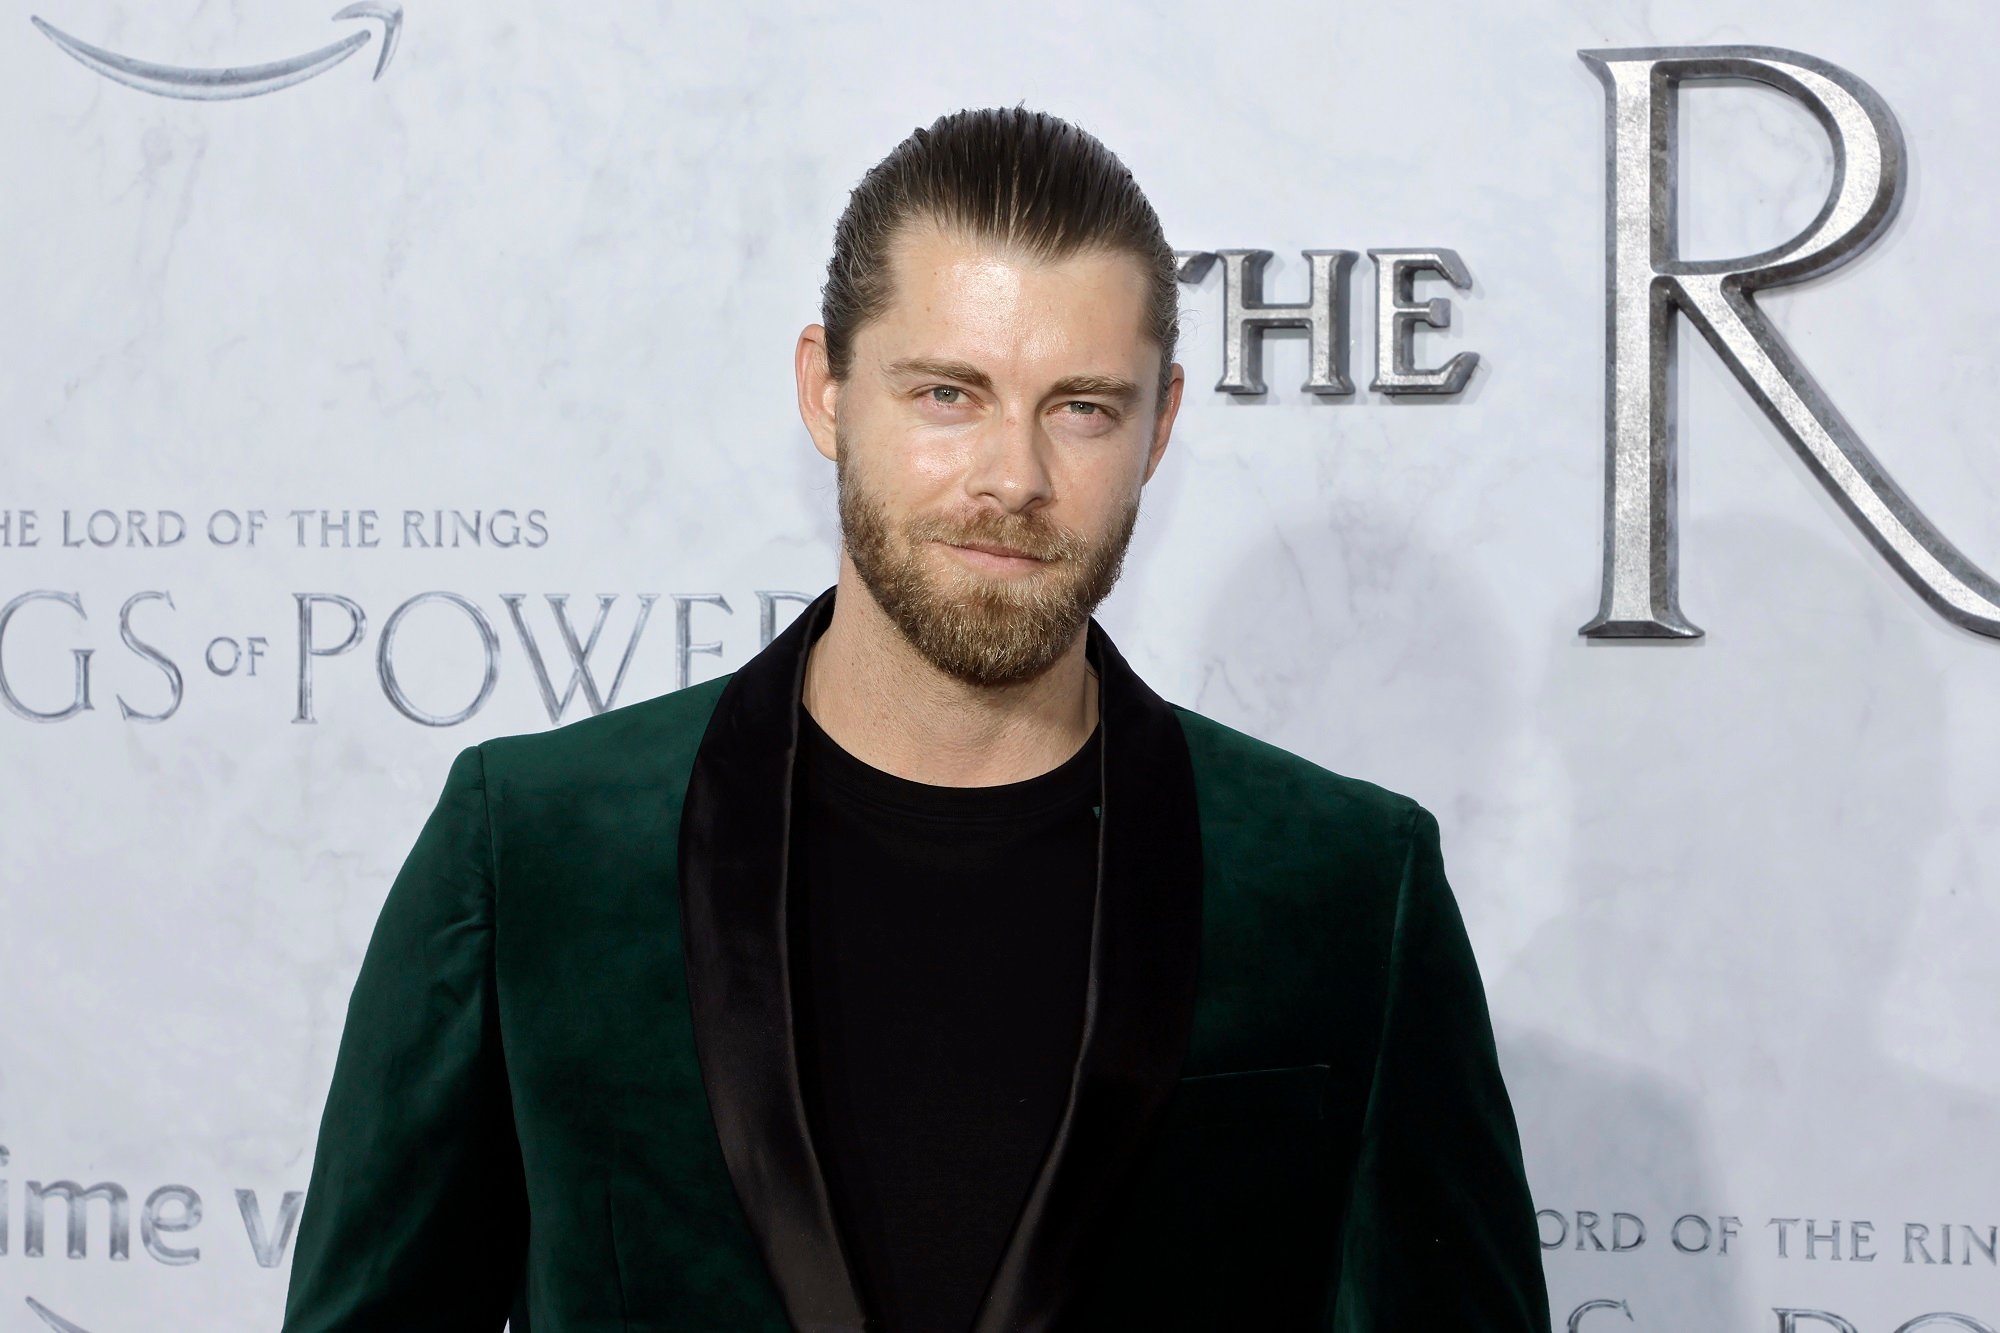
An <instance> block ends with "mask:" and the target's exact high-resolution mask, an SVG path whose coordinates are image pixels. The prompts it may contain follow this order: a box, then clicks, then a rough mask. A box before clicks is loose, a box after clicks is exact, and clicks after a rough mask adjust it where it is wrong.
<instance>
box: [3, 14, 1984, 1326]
mask: <svg viewBox="0 0 2000 1333" xmlns="http://www.w3.org/2000/svg"><path fill="white" fill-rule="evenodd" d="M35 5H36V7H35V8H33V9H32V11H31V9H30V8H29V7H27V6H24V5H19V4H16V5H10V6H9V7H8V8H7V11H6V13H5V14H4V16H0V109H4V117H0V122H4V128H0V144H4V154H5V158H4V160H5V163H6V167H7V171H6V176H7V179H8V181H9V183H10V189H9V190H8V195H7V205H6V207H5V209H4V211H0V293H3V294H4V317H3V318H0V349H4V355H0V424H4V429H5V431H6V443H5V448H4V452H0V460H4V461H0V1333H14V1331H17V1330H18V1331H20V1333H34V1331H35V1330H41V1329H47V1328H53V1329H57V1330H66V1331H74V1330H85V1331H87V1333H139V1331H140V1330H151V1329H159V1328H183V1329H202V1330H214V1331H216V1333H233V1331H235V1330H258V1329H262V1330H270V1329H274V1328H275V1327H276V1326H277V1324H278V1321H279V1317H280V1314H281V1311H282V1306H283V1300H284V1289H285V1282H286V1276H287V1272H288V1268H289V1264H290V1262H291V1245H292V1241H293V1238H294V1236H295V1234H296V1227H297V1223H298V1219H299V1213H300V1206H301V1202H302V1191H303V1189H304V1187H305V1184H306V1180H307V1177H308V1173H309V1170H310V1167H311V1154H312V1148H313V1142H314V1136H315V1133H316V1129H317V1125H318V1118H319V1112H320V1107H321V1103H322V1099H323V1098H324V1096H325V1092H326V1087H327V1082H328V1079H329V1077H330V1074H331V1070H332V1063H333V1057H334V1052H335V1047H336V1043H337V1041H338V1039H339V1036H340V1029H341V1021H342V1018H343V1013H344V1006H345V1004H346V1000H347V995H348V992H349V989H350V987H351V986H352V984H353V981H354V976H355V972H356V969H357V968H358V966H359V963H360V958H361V953H362V949H363V947H364V945H365V944H366V942H367V939H368V935H369V931H370V928H371V927H372V925H373V923H374V920H375V915H376V912H377V910H378V909H379V907H380V905H381V903H382V899H383V896H384V894H385V893H386V891H387V889H388V885H389V883H390V880H391V878H392V877H393V875H394V873H395V871H396V869H397V867H398V865H399V864H400V863H401V860H402V858H403V856H404V854H405V853H406V852H407V851H408V849H409V847H410V844H411V842H412V840H413V839H414V837H415V835H416V832H417V829H418V827H419V826H420V825H421V823H422V822H423V820H424V818H425V816H426V815H427V813H428V812H429V810H430V807H431V805H432V803H433V802H434V801H435V799H436V797H437V793H438V791H439V788H440V786H441V784H442V781H443V778H444V774H445V769H446V767H447V765H448V762H449V760H450V758H451V757H452V755H453V754H455V753H456V751H457V750H458V749H459V748H460V747H462V746H465V745H468V744H471V743H473V742H475V741H478V740H482V739H484V738H487V737H491V736H497V735H503V734H509V733H517V732H523V731H534V730H539V729H543V728H548V727H553V726H558V725H561V724H563V723H565V722H569V721H574V720H576V719H578V718H581V717H586V716H589V715H591V714H593V713H596V712H599V711H602V710H604V709H608V708H613V707H617V706H620V705H622V704H629V703H633V702H635V701H638V700H641V699H644V698H647V697H650V696H652V695H656V694H659V693H661V692H664V691H668V690H672V689H675V688H677V687H680V686H683V685H686V684H688V683H690V682H695V681H700V680H705V679H708V678H710V677H712V676H714V675H716V674H717V673H720V672H724V671H728V670H732V669H734V668H735V667H736V666H738V665H740V664H741V663H742V662H743V661H744V660H745V659H746V658H747V657H748V656H749V655H750V654H751V653H753V652H755V651H756V650H757V648H758V647H760V646H761V645H762V644H763V643H765V642H767V641H768V640H769V638H770V637H771V636H772V634H773V633H775V632H776V631H777V630H778V629H780V628H782V627H783V626H784V625H785V624H786V623H787V622H788V621H789V619H790V618H791V617H792V616H793V615H795V614H796V613H797V611H798V608H799V606H800V605H801V604H802V603H803V602H804V600H805V599H807V598H808V597H810V596H811V595H813V594H815V593H817V592H818V591H819V590H821V589H822V588H824V587H825V586H826V585H827V584H828V583H830V582H831V581H832V579H833V575H834V569H835V556H836V529H835V520H834V503H833V501H834V485H833V475H832V470H831V467H830V466H829V465H828V464H827V463H826V462H825V461H824V460H823V459H821V458H820V457H819V455H818V454H816V453H815V452H814V451H813V450H812V448H811V447H810V445H809V443H808V440H807V437H806V435H805V433H804V430H803V428H802V427H801V425H800V423H799V420H798V416H797V411H796V408H795V405H794V396H793V384H792V370H791V356H792V347H793V340H794V338H795V337H796V335H797V333H798V330H799V329H800V328H801V327H802V326H803V325H805V324H806V323H809V322H811V321H812V320H814V319H815V318H816V317H817V302H818V289H819V284H820V282H821V281H822V279H823V277H824V266H825V262H826V256H827V252H828V248H829V245H830V239H831V233H832V227H833V223H834V220H835V218H836V216H837V215H838V213H839V211H840V209H841V207H842V205H843V204H844V202H845V199H846V193H847V191H848V189H849V188H850V187H851V186H852V185H853V184H854V182H855V181H856V180H857V179H858V178H859V176H860V175H861V173H862V172H863V171H865V170H866V169H867V168H868V167H869V166H870V165H871V164H872V163H873V162H875V161H876V160H877V159H878V158H879V157H881V156H882V155H883V154H884V153H886V152H887V151H888V150H889V149H890V147H892V146H893V145H894V144H895V143H896V142H897V141H898V140H899V139H901V138H902V137H903V136H904V135H905V134H907V133H908V132H909V131H910V130H911V129H912V128H914V127H916V126H917V125H919V124H927V123H929V122H930V121H931V120H932V119H933V118H935V117H936V116H937V115H939V114H942V113H943V112H946V111H950V110H954V109H957V108H959V107H963V106H976V105H995V104H1006V105H1012V104H1015V103H1018V102H1025V103H1027V104H1028V105H1030V106H1033V107H1037V108H1041V109H1046V110H1049V111H1052V112H1055V113H1057V114H1059V115H1063V116H1065V117H1068V118H1070V119H1072V120H1074V121H1076V122H1077V123H1079V124H1081V125H1082V126H1084V127H1085V128H1087V129H1089V130H1091V131H1092V132H1094V133H1095V134H1097V135H1098V136H1099V137H1101V138H1102V139H1104V140H1105V142H1106V143H1108V144H1109V145H1110V146H1111V147H1112V148H1113V149H1114V150H1115V151H1117V152H1118V153H1119V154H1120V155H1121V156H1122V157H1123V158H1124V160H1125V161H1126V162H1127V164H1128V165H1130V166H1131V168H1132V169H1133V171H1134V172H1135V174H1136V175H1137V176H1138V178H1139V180H1140V182H1141V183H1142V185H1144V187H1145V188H1146V189H1147V191H1148V192H1149V194H1150V196H1151V197H1152V199H1153V201H1154V203H1155V205H1156V206H1157V207H1158V209H1159V211H1160V214H1161V216H1162V218H1163V219H1164V220H1165V222H1166V224H1167V229H1168V232H1169V235H1170V238H1171V239H1172V240H1173V242H1174V244H1175V245H1176V247H1178V248H1179V249H1180V250H1181V252H1182V255H1181V258H1182V269H1181V276H1182V280H1183V281H1182V297H1183V301H1184V307H1185V312H1186V313H1185V318H1184V324H1185V333H1184V338H1183V343H1182V346H1181V349H1180V356H1179V359H1180V360H1181V361H1182V362H1183V364H1184V365H1185V366H1186V367H1187V375H1188V391H1187V398H1186V402H1185V405H1184V407H1183V410H1182V413H1181V417H1180V422H1179V425H1178V427H1177V429H1176V432H1175V435H1174V439H1173V443H1172V446H1171V449H1170V451H1169V453H1168V455H1167V458H1166V461H1165V463H1164V465H1163V466H1162V468H1161V470H1160V472H1159V473H1158V474H1157V475H1156V477H1155V478H1154V480H1153V481H1152V483H1151V484H1150V486H1149V487H1148V489H1147V494H1146V498H1145V504H1144V509H1143V512H1142V516H1141V519H1140V525H1139V529H1138V535H1137V537H1136V540H1135V543H1134V547H1133V552H1132V555H1131V558H1130V559H1129V561H1128V563H1127V567H1126V568H1127V572H1126V575H1125V577H1124V580H1123V582H1122V584H1121V585H1120V587H1119V588H1118V590H1117V591H1116V592H1115V593H1114V594H1113V596H1112V597H1111V599H1110V600H1109V601H1108V602H1107V603H1106V605H1105V606H1104V608H1103V610H1102V612H1101V614H1100V618H1101V619H1102V620H1103V622H1104V623H1105V625H1106V627H1107V628H1108V629H1109V630H1110V632H1111V633H1112V635H1113V637H1114V638H1115V639H1116V640H1117V642H1118V643H1119V644H1120V645H1121V647H1122V648H1123V650H1124V651H1125V653H1126V654H1127V656H1128V657H1130V658H1131V660H1132V661H1133V662H1134V664H1135V665H1136V666H1137V667H1138V669H1139V670H1140V671H1141V673H1142V674H1143V675H1145V676H1146V678H1147V679H1148V680H1149V681H1151V682H1152V683H1153V685H1154V686H1155V687H1156V688H1157V689H1159V690H1160V692H1161V693H1163V694H1164V695H1166V696H1167V697H1169V698H1171V699H1173V700H1175V701H1177V702H1180V703H1184V704H1187V705H1189V706H1191V707H1193V708H1196V709H1198V710H1201V711H1203V712H1206V713H1208V714H1210V715H1211V716H1214V717H1216V718H1218V719H1220V720H1222V721H1224V722H1227V723H1229V724H1231V725H1234V726H1236V727H1240V728H1242V729H1244V730H1247V731H1249V732H1251V733H1253V734H1255V735H1258V736H1261V737H1263V738H1266V739H1268V740H1270V741H1273V742H1275V743H1277V744H1279V745H1282V746H1285V747H1287V748H1289V749H1292V750H1295V751H1297V752H1299V753H1301V754H1304V755H1306V756H1308V757H1310V758H1311V759H1313V760H1315V761H1317V762H1319V763H1321V764H1323V765H1325V766H1327V767H1329V768H1332V769H1335V770H1337V771H1340V772H1343V773H1348V774H1353V775H1356V776H1359V777H1364V778H1367V779H1370V780H1373V781H1375V782H1379V783H1382V784H1384V785H1386V786H1389V787H1392V788H1395V789H1397V790H1400V791H1403V792H1406V793H1408V794H1410V795H1412V796H1414V797H1416V798H1417V799H1419V800H1421V801H1422V802H1424V803H1425V804H1426V805H1427V806H1429V807H1430V808H1431V809H1432V810H1433V811H1435V812H1436V813H1437V815H1438V818H1439V820H1440V822H1441V824H1442V826H1443V830H1444V839H1445V843H1444V845H1445V855H1446V863H1447V866H1448V868H1449V870H1450V872H1451V875H1452V880H1453V884H1454V886H1455V889H1456V892H1457V894H1458V897H1459V901H1460V903H1461V906H1462V908H1463V911H1464V914H1465V917H1466V920H1467V925H1468V929H1469V931H1470V933H1471V936H1472V939H1473V941H1474V944H1475V947H1476V949H1477V952H1478V956H1479V960H1480V963H1481V967H1482V970H1483V973H1484V976H1485V978H1486V983H1487V988H1488V993H1489V997H1490V1001H1491V1007H1492V1012H1493V1017H1494V1023H1495V1028H1496V1033H1497V1037H1498V1041H1499V1046H1500V1052H1501V1057H1502V1060H1503V1064H1504V1069H1505V1072H1506V1075H1507V1078H1508V1082H1509V1086H1510V1088H1511V1090H1512V1092H1513V1096H1514V1101H1515V1106H1516V1109H1517V1112H1518V1115H1519V1118H1520V1124H1521V1131H1522V1136H1523V1143H1524V1147H1525V1150H1526V1154H1527V1161H1528V1167H1529V1175H1530V1179H1531V1182H1532V1184H1533V1187H1534V1193H1535V1198H1536V1204H1537V1207H1538V1208H1539V1210H1540V1215H1539V1224H1540V1227H1541V1236H1542V1243H1543V1246H1544V1262H1545V1266H1546V1272H1547V1275H1548V1281H1549V1287H1550V1292H1551V1296H1552V1298H1553V1299H1552V1304H1553V1307H1554V1318H1555V1325H1556V1327H1557V1328H1558V1329H1581V1330H1585V1331H1586V1333H1613V1331H1614V1330H1617V1329H1621V1328H1623V1329H1636V1330H1641V1331H1643V1333H1755V1331H1759V1330H1764V1331H1769V1333H1898V1331H1899V1330H1913V1329H1919V1328H1931V1329H1960V1330H1974V1331H1975V1333H1980V1331H1983V1333H1992V1331H1993V1330H1995V1329H2000V1257H1996V1249H1997V1248H2000V984H1996V978H2000V898H1997V897H1996V888H1995V886H1996V884H2000V751H1996V748H1995V737H1996V736H2000V639H1996V637H1995V636H1996V635H2000V588H1996V585H1995V584H1994V581H1993V580H1992V579H1991V578H1989V577H1988V572H1987V571H1989V570H1994V569H2000V521H1996V514H2000V443H1996V437H1995V429H1994V422H1995V420H1996V417H2000V401H1997V400H1996V392H2000V390H1996V380H2000V376H1996V374H1995V367H1996V362H1995V357H1994V354H1993V351H1992V342H1991V336H1992V335H1991V330H1992V323H1991V312H1992V309H1993V304H1994V294H1995V291H1996V281H1997V280H1996V278H1995V277H1994V275H1993V272H1992V269H1991V265H1990V263H1988V262H1987V258H1986V256H1985V254H1984V245H1985V243H1986V241H1987V240H1989V239H1990V238H1991V237H1992V236H1993V235H1994V234H1995V231H1996V226H2000V168H1996V165H1995V159H1994V156H1993V151H1992V132H1991V129H1990V125H1991V119H1992V116H1993V115H1994V114H1995V112H1996V102H1995V93H1994V89H1995V87H1996V85H2000V47H1996V46H1995V44H1994V43H1993V42H1992V40H1991V36H1992V33H1991V28H1990V23H1991V15H1990V13H1988V12H1987V10H1986V8H1985V7H1984V6H1982V5H1978V4H1973V3H1944V2H1943V0H1915V2H1914V3H1909V4H1902V5H1895V6H1882V5H1877V4H1872V3H1864V2H1863V0H1838V2H1835V0H1812V2H1811V3H1807V2H1806V0H1796V2H1795V0H1727V2H1726V3H1725V2H1722V0H1701V2H1698V3H1686V4H1677V5H1673V6H1651V5H1638V4H1619V3H1612V2H1610V0H1601V2H1599V3H1573V4H1561V5H1527V6H1522V5H1516V6H1494V5H1482V4H1475V3H1470V2H1469V0H1467V2H1466V3H1439V4H1432V5H1429V6H1424V7H1422V8H1420V9H1412V8H1410V7H1408V6H1402V5H1390V4H1351V5H1339V6H1330V5H1320V4H1297V5H1286V6H1270V7H1260V6H1250V7H1247V8H1246V7H1232V8H1229V9H1227V10H1224V9H1218V8H1216V7H1215V6H1213V5H1209V4H1199V3H1181V2H1180V0H1174V2H1172V3H1165V4H1152V5H1143V6H1142V5H1136V4H1111V5H1101V6H1089V7H1084V8H1082V9H1078V8H1076V7H1074V6H1068V5H1055V4H1040V3H1029V4H1022V3H1013V4H1008V5H1005V6H971V7H967V6H957V7H945V8H942V9H941V8H938V7H936V6H931V5H918V4H901V3H896V4H886V5H877V6H863V7H854V6H835V5H811V6H806V5H784V6H779V5H750V6H694V5H685V6H675V5H660V4H654V3H643V4H642V3H625V2H623V0H621V2H620V3H607V4H596V5H588V6H559V5H552V4H538V5H530V4H526V3H522V0H494V2H493V3H486V4H479V5H466V4H457V5H452V4H444V3H436V2H435V0H405V3H403V4H400V5H398V4H392V3H382V4H376V3H361V4H354V5H349V6H347V7H346V8H345V9H341V10H339V11H338V12H337V13H333V14H329V13H328V12H327V7H321V6H314V5H308V4H304V3H293V2H292V0H283V2H279V0H273V2H272V3H265V4H258V5H253V6H217V5H212V4H207V3H199V2H197V0H171V2H170V3H150V4H138V3H135V2H134V0H35Z"/></svg>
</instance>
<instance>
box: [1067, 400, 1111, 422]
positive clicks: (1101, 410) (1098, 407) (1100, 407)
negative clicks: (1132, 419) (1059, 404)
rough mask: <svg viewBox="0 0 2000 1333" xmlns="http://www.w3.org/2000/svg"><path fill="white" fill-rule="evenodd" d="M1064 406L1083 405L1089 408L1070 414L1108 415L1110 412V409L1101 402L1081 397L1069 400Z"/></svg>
mask: <svg viewBox="0 0 2000 1333" xmlns="http://www.w3.org/2000/svg"><path fill="white" fill-rule="evenodd" d="M1066 406H1069V407H1085V408H1089V409H1090V410H1089V411H1087V412H1072V413H1071V414H1070V415H1071V416H1084V417H1108V416H1110V415H1111V414H1112V413H1111V409H1110V408H1108V407H1106V406H1105V405H1104V404H1103V403H1092V402H1086V401H1084V400H1083V399H1081V398H1078V399H1075V400H1073V401H1071V402H1070V403H1068V404H1066Z"/></svg>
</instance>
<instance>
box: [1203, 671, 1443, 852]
mask: <svg viewBox="0 0 2000 1333" xmlns="http://www.w3.org/2000/svg"><path fill="white" fill-rule="evenodd" d="M1173 707H1174V713H1175V715H1176V716H1177V717H1178V718H1179V719H1180V723H1181V733H1182V734H1183V735H1184V736H1185V737H1186V738H1187V745H1188V757H1189V759H1190V760H1191V761H1192V763H1193V765H1194V774H1195V790H1196V795H1197V799H1198V801H1199V802H1200V805H1201V811H1202V823H1203V825H1204V826H1205V827H1207V826H1214V827H1216V828H1219V829H1220V828H1226V827H1236V828H1241V829H1243V830H1244V831H1245V832H1249V833H1254V834H1255V835H1259V836H1261V835H1265V834H1269V833H1272V832H1275V831H1277V830H1278V829H1280V828H1282V829H1283V830H1284V831H1285V834H1286V836H1287V837H1288V839H1291V840H1298V839H1305V840H1307V841H1309V842H1314V843H1323V844H1336V845H1339V846H1341V847H1342V848H1343V849H1345V850H1349V851H1352V850H1355V849H1357V847H1359V846H1365V847H1367V849H1368V850H1371V851H1377V852H1380V853H1382V854H1385V855H1391V856H1397V857H1398V859H1400V852H1401V851H1402V849H1404V848H1405V847H1406V846H1407V844H1408V840H1409V838H1410V835H1411V833H1412V831H1413V830H1414V828H1415V827H1416V825H1417V824H1418V822H1419V821H1420V820H1421V819H1424V818H1429V817H1430V816H1429V812H1428V811H1426V810H1425V809H1424V807H1423V806H1422V805H1420V804H1419V803H1418V802H1417V801H1416V800H1415V799H1414V798H1412V797H1410V796H1406V795H1404V794H1403V793H1402V792H1399V791H1394V790H1391V789H1390V788H1388V787H1384V786H1382V785H1381V784H1379V783H1375V782H1370V781H1368V780H1367V779H1365V778H1358V777H1353V776H1350V775H1348V774H1345V773H1337V772H1335V771H1334V770H1332V769H1330V768H1327V767H1325V766H1323V765H1321V764H1317V763H1314V762H1313V761H1312V760H1310V759H1308V758H1306V757H1305V756H1304V755H1300V754H1294V753H1293V752H1292V751H1290V750H1287V749H1284V748H1282V747H1280V746H1277V745H1273V744H1271V743H1270V742H1269V741H1264V740H1259V739H1258V738H1257V737H1255V736H1252V735H1250V734H1249V733H1248V732H1244V731H1239V730H1237V729H1236V728H1235V727H1231V726H1228V725H1227V724H1225V723H1222V722H1218V721H1216V720H1215V719H1214V718H1212V717H1208V716H1205V715H1204V714H1201V713H1197V712H1195V711H1194V710H1193V709H1191V708H1186V707H1183V706H1181V705H1179V704H1175V705H1174V706H1173ZM1294 845H1297V842H1296V841H1294Z"/></svg>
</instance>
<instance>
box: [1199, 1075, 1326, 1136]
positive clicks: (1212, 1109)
mask: <svg viewBox="0 0 2000 1333" xmlns="http://www.w3.org/2000/svg"><path fill="white" fill-rule="evenodd" d="M1327 1077H1328V1070H1327V1066H1325V1065H1286V1066H1283V1067H1281V1068H1277V1069H1242V1070H1230V1071H1227V1072H1225V1073H1219V1074H1196V1075H1193V1076H1191V1077H1188V1078H1184V1079H1181V1080H1180V1081H1179V1083H1177V1084H1176V1085H1175V1087H1174V1093H1173V1100H1172V1101H1171V1102H1170V1103H1169V1109H1168V1118H1169V1120H1171V1121H1175V1122H1178V1123H1181V1124H1185V1125H1188V1126H1191V1127H1192V1126H1200V1127H1208V1126H1215V1127H1217V1128H1220V1127H1223V1126H1227V1125H1252V1126H1255V1125H1267V1126H1272V1127H1276V1126H1278V1125H1308V1124H1312V1123H1314V1122H1317V1121H1320V1120H1322V1119H1324V1118H1325V1115H1326V1088H1327Z"/></svg>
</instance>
